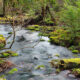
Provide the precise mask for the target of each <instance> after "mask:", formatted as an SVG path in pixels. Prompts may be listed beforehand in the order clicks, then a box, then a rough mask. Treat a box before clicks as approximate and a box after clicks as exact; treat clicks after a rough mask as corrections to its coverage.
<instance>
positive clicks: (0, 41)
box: [0, 35, 6, 49]
mask: <svg viewBox="0 0 80 80" xmlns="http://www.w3.org/2000/svg"><path fill="white" fill-rule="evenodd" d="M5 45H6V40H5V38H4V37H3V35H0V49H2V48H4V47H5Z"/></svg>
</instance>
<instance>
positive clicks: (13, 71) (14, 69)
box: [8, 68, 18, 74]
mask: <svg viewBox="0 0 80 80" xmlns="http://www.w3.org/2000/svg"><path fill="white" fill-rule="evenodd" d="M17 71H18V69H17V68H13V69H11V70H10V71H9V72H8V74H14V73H15V72H17Z"/></svg>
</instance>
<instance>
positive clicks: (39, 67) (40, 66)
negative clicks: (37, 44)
mask: <svg viewBox="0 0 80 80" xmlns="http://www.w3.org/2000/svg"><path fill="white" fill-rule="evenodd" d="M43 68H45V66H44V65H38V66H37V67H36V68H35V69H43Z"/></svg>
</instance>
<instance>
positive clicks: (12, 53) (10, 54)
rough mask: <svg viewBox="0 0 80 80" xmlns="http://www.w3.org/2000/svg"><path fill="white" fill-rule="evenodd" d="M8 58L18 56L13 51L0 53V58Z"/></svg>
mask: <svg viewBox="0 0 80 80" xmlns="http://www.w3.org/2000/svg"><path fill="white" fill-rule="evenodd" d="M10 56H12V57H15V56H18V53H16V52H13V51H5V52H2V53H0V58H7V57H10Z"/></svg>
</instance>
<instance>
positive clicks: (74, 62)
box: [50, 58, 80, 70]
mask: <svg viewBox="0 0 80 80" xmlns="http://www.w3.org/2000/svg"><path fill="white" fill-rule="evenodd" d="M50 63H51V66H52V67H56V68H59V69H62V70H65V69H73V68H79V67H80V58H71V59H61V60H52V61H51V62H50Z"/></svg>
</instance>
